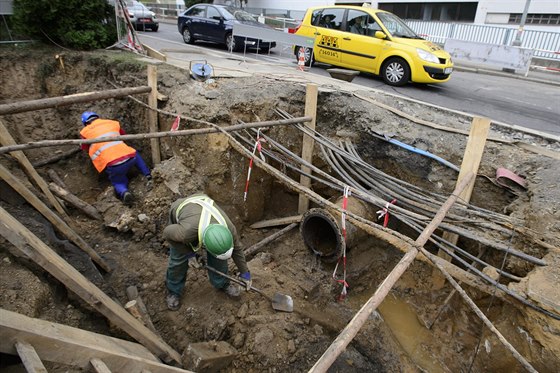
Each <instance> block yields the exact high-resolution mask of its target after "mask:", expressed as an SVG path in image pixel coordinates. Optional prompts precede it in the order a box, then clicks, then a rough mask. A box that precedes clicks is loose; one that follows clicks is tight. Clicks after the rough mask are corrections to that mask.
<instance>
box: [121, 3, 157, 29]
mask: <svg viewBox="0 0 560 373" xmlns="http://www.w3.org/2000/svg"><path fill="white" fill-rule="evenodd" d="M126 11H127V13H128V18H130V22H131V23H132V26H134V28H135V29H136V30H141V31H146V30H152V31H154V32H155V31H157V30H158V29H159V22H158V20H157V17H156V14H155V13H154V12H152V11H151V10H150V9H148V8H146V6H145V5H144V4H142V3H141V2H138V1H130V0H129V1H127V2H126Z"/></svg>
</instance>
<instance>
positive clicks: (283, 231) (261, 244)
mask: <svg viewBox="0 0 560 373" xmlns="http://www.w3.org/2000/svg"><path fill="white" fill-rule="evenodd" d="M298 225H299V223H292V224H290V225H288V226H287V227H284V228H283V229H281V230H279V231H278V232H276V233H274V234H271V235H270V236H268V237H266V238H265V239H264V240H262V241H260V242H257V243H256V244H254V245H253V246H251V247H249V248H248V249H246V250H245V256H247V257H249V256H251V255H254V254H256V253H258V252H259V251H261V249H262V248H263V247H264V245H266V244H268V243H270V242H272V241H274V240H275V239H277V238H278V237H280V236H283V235H284V234H286V233H288V232H289V231H291V230H292V229H294V228H295V227H297V226H298Z"/></svg>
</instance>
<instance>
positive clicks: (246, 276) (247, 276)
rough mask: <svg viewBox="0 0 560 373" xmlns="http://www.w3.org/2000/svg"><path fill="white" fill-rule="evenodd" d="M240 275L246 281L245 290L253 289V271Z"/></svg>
mask: <svg viewBox="0 0 560 373" xmlns="http://www.w3.org/2000/svg"><path fill="white" fill-rule="evenodd" d="M239 277H241V279H242V280H243V282H244V283H245V290H247V291H249V290H251V285H253V280H251V273H250V272H245V273H242V274H241V275H240V276H239Z"/></svg>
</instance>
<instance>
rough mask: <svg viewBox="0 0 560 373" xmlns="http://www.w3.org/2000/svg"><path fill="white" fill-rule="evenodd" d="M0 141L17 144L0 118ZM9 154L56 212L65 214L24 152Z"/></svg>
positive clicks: (3, 143)
mask: <svg viewBox="0 0 560 373" xmlns="http://www.w3.org/2000/svg"><path fill="white" fill-rule="evenodd" d="M0 143H1V144H2V146H12V145H16V144H17V143H16V141H15V140H14V138H13V137H12V135H11V134H10V132H9V131H8V129H7V128H6V126H4V123H3V122H2V121H1V120H0ZM10 155H11V156H12V157H14V158H15V159H17V161H18V162H19V164H20V165H21V167H22V168H23V169H24V170H25V172H26V173H27V175H29V177H30V178H31V180H33V182H35V184H36V185H37V186H38V187H39V189H41V191H43V193H45V196H47V199H48V200H49V202H50V203H51V205H52V206H53V207H54V208H55V209H56V211H58V213H59V214H60V215H62V216H67V215H66V211H64V208H63V207H62V206H61V205H60V203H59V202H58V200H57V199H56V198H55V196H54V195H53V194H52V193H51V191H50V190H49V186H48V185H47V183H46V181H45V180H44V179H43V178H42V177H41V175H39V174H38V173H37V170H35V168H33V165H31V162H29V159H27V157H26V156H25V154H24V153H23V152H22V151H14V152H11V153H10Z"/></svg>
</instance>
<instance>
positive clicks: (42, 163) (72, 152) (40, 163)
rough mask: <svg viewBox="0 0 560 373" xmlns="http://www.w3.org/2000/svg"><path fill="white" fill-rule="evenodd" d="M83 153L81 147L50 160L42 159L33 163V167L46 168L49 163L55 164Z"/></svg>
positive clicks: (54, 156)
mask: <svg viewBox="0 0 560 373" xmlns="http://www.w3.org/2000/svg"><path fill="white" fill-rule="evenodd" d="M81 151H82V150H81V149H80V148H79V147H76V148H74V149H72V150H68V151H67V152H64V153H60V154H56V155H53V156H52V157H49V158H43V159H40V160H38V161H36V162H33V163H32V165H33V167H35V168H37V167H41V166H45V165H47V164H49V163H55V162H58V161H60V160H61V159H64V158H68V157H71V156H73V155H74V154H76V153H79V152H81Z"/></svg>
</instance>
